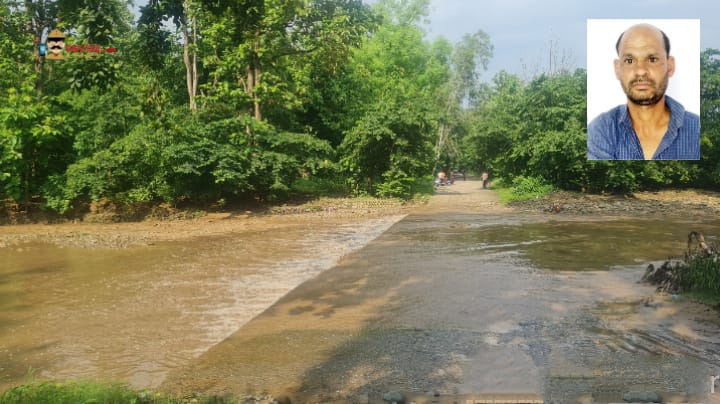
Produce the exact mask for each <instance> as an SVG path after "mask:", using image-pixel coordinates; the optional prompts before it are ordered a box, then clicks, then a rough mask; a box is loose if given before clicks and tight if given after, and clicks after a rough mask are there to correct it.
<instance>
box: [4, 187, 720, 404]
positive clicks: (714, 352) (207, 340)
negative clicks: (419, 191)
mask: <svg viewBox="0 0 720 404" xmlns="http://www.w3.org/2000/svg"><path fill="white" fill-rule="evenodd" d="M398 219H399V217H397V218H394V219H387V220H377V221H373V220H357V221H347V220H346V221H333V220H322V221H317V220H313V221H309V220H308V219H307V218H302V217H299V218H292V217H285V218H279V219H277V220H275V221H274V222H273V225H272V226H271V227H268V228H267V229H265V230H262V229H260V230H258V229H253V230H252V231H250V230H248V231H245V232H233V233H228V234H223V235H213V236H212V237H204V238H198V239H192V240H184V241H173V242H167V243H157V244H154V245H146V246H134V247H130V248H126V249H105V248H75V247H72V246H58V245H54V244H47V243H38V242H30V243H22V244H19V245H15V246H10V247H6V248H0V262H2V267H1V268H0V390H2V388H3V387H6V386H9V385H11V384H15V383H19V382H22V381H23V376H22V375H23V374H24V373H26V372H27V371H28V370H29V369H31V371H32V372H34V373H35V374H36V375H37V376H40V377H46V378H54V379H64V378H95V379H100V380H122V381H127V382H129V383H130V384H131V385H132V386H134V387H137V388H147V387H150V388H156V387H159V388H161V389H166V390H170V391H173V392H177V393H179V394H183V395H189V394H192V393H195V392H198V393H203V394H225V393H235V394H249V393H254V394H273V395H278V394H287V395H289V396H290V397H292V398H293V399H294V402H303V401H308V402H332V401H336V402H372V403H375V402H382V394H383V393H384V392H387V391H389V390H398V391H401V392H403V393H404V394H405V395H406V396H407V397H410V398H412V399H414V400H415V401H416V402H433V401H437V400H443V399H447V400H451V401H453V400H455V399H457V398H472V397H475V398H478V397H488V396H490V395H504V396H507V397H521V396H524V397H539V398H543V399H545V400H547V401H548V402H557V403H566V402H568V403H570V402H590V401H592V402H621V401H622V397H623V395H624V394H625V393H627V392H629V391H648V392H649V391H651V392H655V393H657V394H659V395H660V396H661V397H662V398H663V400H664V401H667V402H670V401H672V402H688V401H689V402H708V403H710V402H716V401H717V400H716V399H717V397H716V396H715V395H711V394H710V377H711V376H712V375H717V374H720V321H718V313H717V311H715V310H713V309H710V308H707V307H704V306H701V305H697V304H693V303H691V302H688V301H686V300H685V299H684V298H683V297H682V296H679V297H677V298H675V299H673V298H672V297H670V296H667V295H662V294H656V293H655V291H654V288H652V287H650V286H647V285H642V284H638V283H637V280H639V279H640V277H641V276H642V274H643V272H644V270H645V267H646V265H647V264H648V263H649V262H658V261H662V260H664V259H666V258H668V256H669V255H681V254H682V251H683V249H684V248H685V243H684V240H685V239H686V236H687V233H688V232H689V231H691V230H697V231H702V232H704V233H705V234H706V235H717V234H720V222H719V221H718V220H717V219H716V218H691V219H683V218H680V217H676V218H672V219H670V218H663V217H658V216H655V217H652V216H647V217H638V218H627V217H625V218H612V217H600V216H571V215H562V214H560V215H552V214H517V213H514V212H513V211H512V210H510V209H507V208H503V207H502V206H500V205H499V204H498V203H497V200H496V196H495V194H494V193H493V192H491V191H485V190H482V189H480V183H479V182H474V181H467V182H462V181H458V182H457V183H456V184H455V185H453V186H451V187H447V188H443V189H441V190H439V192H438V195H436V196H434V197H433V199H432V200H431V202H430V204H428V206H426V207H423V208H420V209H418V210H416V211H414V212H413V213H412V214H410V215H408V216H407V217H405V218H404V219H402V220H400V221H399V222H397V223H395V224H394V225H393V226H392V227H390V228H389V230H387V231H385V230H386V229H387V228H388V226H390V225H391V224H392V223H394V222H395V221H397V220H398ZM383 231H385V232H384V233H383ZM381 233H382V234H381ZM380 234H381V235H380ZM377 235H380V236H379V237H378V238H375V237H376V236H377ZM374 238H375V239H374ZM372 239H374V240H373V241H371V242H369V243H368V241H369V240H372ZM366 243H368V244H366ZM365 244H366V245H365ZM363 245H364V247H363V248H362V249H359V250H357V251H355V252H352V253H350V252H351V251H353V250H355V249H357V248H359V247H360V246H363ZM344 254H348V255H345V257H344V258H343V259H342V260H340V261H339V262H337V263H336V264H335V259H337V257H340V256H343V255H344ZM298 285H299V286H298ZM296 286H297V288H295V287H296ZM293 288H294V289H293ZM288 291H289V293H287V292H288ZM286 293H287V294H286ZM278 299H280V300H278ZM273 303H274V304H273ZM256 315H257V317H255V316H256ZM253 317H254V318H253ZM713 400H716V401H713Z"/></svg>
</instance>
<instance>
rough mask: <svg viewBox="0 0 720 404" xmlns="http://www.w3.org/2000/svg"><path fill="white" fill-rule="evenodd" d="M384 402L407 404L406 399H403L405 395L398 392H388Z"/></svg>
mask: <svg viewBox="0 0 720 404" xmlns="http://www.w3.org/2000/svg"><path fill="white" fill-rule="evenodd" d="M383 400H385V401H387V402H388V403H397V404H404V403H405V397H403V395H402V394H400V393H399V392H397V391H388V392H387V393H385V394H383Z"/></svg>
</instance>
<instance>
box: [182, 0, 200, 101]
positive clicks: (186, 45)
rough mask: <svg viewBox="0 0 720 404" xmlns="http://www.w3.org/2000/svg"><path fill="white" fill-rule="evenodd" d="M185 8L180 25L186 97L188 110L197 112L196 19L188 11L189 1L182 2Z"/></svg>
mask: <svg viewBox="0 0 720 404" xmlns="http://www.w3.org/2000/svg"><path fill="white" fill-rule="evenodd" d="M183 7H184V8H185V19H184V20H183V23H182V27H181V28H182V30H183V62H185V81H186V84H187V91H188V96H189V98H190V110H191V111H196V110H197V103H196V102H195V97H196V96H197V19H196V17H195V15H194V14H192V12H191V10H190V1H189V0H185V1H184V2H183ZM188 19H190V21H192V23H191V25H192V28H190V27H189V26H188V24H187V21H188ZM188 29H192V41H193V49H192V62H191V61H190V35H189V33H188Z"/></svg>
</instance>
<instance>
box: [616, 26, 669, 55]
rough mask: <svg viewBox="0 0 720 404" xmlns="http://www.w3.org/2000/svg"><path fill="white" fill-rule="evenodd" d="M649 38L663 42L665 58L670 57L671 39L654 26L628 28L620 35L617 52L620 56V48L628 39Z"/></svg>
mask: <svg viewBox="0 0 720 404" xmlns="http://www.w3.org/2000/svg"><path fill="white" fill-rule="evenodd" d="M640 35H643V36H649V37H653V36H654V37H656V39H657V40H658V41H661V42H662V43H663V45H664V46H665V56H670V39H669V38H668V37H667V35H665V33H664V32H663V31H662V30H660V29H659V28H657V27H656V26H654V25H650V24H637V25H633V26H632V27H630V28H628V29H627V30H625V32H623V33H622V34H620V36H619V37H618V40H617V42H616V43H615V51H616V52H617V54H618V55H620V47H621V46H622V45H623V44H624V43H625V40H626V39H627V38H633V37H635V36H640Z"/></svg>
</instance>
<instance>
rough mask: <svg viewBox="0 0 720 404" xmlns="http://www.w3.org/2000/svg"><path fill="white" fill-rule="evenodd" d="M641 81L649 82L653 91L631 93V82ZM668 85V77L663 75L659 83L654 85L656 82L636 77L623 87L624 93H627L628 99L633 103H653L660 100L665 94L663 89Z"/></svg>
mask: <svg viewBox="0 0 720 404" xmlns="http://www.w3.org/2000/svg"><path fill="white" fill-rule="evenodd" d="M638 82H643V83H649V84H650V85H651V86H652V87H653V88H654V91H652V92H651V93H650V94H646V95H634V94H633V84H635V83H638ZM667 86H668V77H667V76H665V77H663V78H662V80H661V81H660V85H659V86H658V85H656V82H655V81H653V80H650V79H645V78H637V79H634V80H631V81H630V82H629V83H628V84H627V86H626V87H625V88H623V89H624V90H625V95H627V98H628V100H630V102H632V103H633V104H635V105H655V104H657V103H658V102H660V100H662V98H663V96H664V95H665V90H667Z"/></svg>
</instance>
